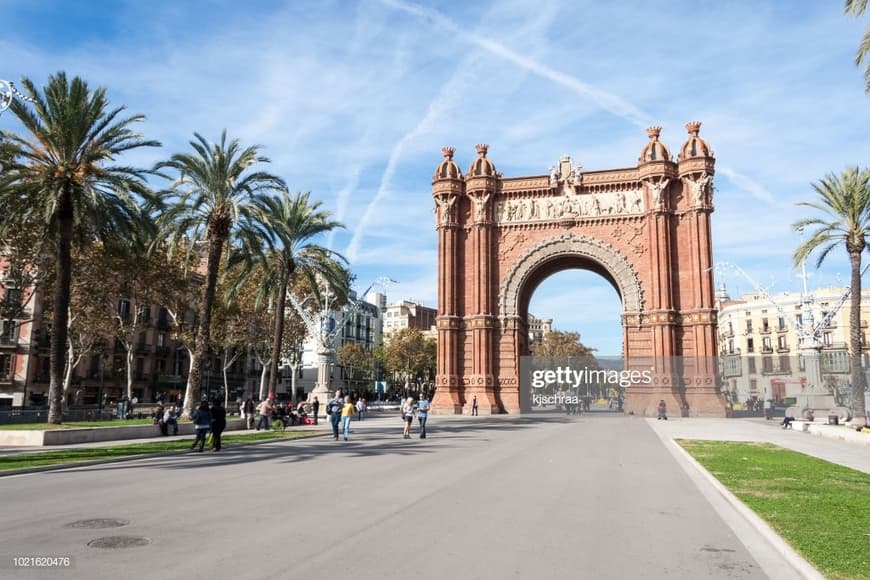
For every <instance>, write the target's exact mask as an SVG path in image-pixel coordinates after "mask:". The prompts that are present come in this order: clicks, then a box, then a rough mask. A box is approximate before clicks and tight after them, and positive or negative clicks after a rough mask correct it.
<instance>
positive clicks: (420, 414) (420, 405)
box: [417, 393, 429, 439]
mask: <svg viewBox="0 0 870 580" xmlns="http://www.w3.org/2000/svg"><path fill="white" fill-rule="evenodd" d="M428 418H429V398H428V397H427V396H426V393H420V400H419V401H418V402H417V421H419V422H420V439H425V438H426V419H428Z"/></svg>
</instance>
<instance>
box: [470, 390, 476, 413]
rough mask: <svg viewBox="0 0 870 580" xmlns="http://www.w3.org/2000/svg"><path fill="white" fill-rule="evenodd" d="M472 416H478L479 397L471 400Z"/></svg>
mask: <svg viewBox="0 0 870 580" xmlns="http://www.w3.org/2000/svg"><path fill="white" fill-rule="evenodd" d="M471 414H472V416H474V415H477V395H474V397H472V399H471Z"/></svg>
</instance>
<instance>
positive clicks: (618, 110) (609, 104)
mask: <svg viewBox="0 0 870 580" xmlns="http://www.w3.org/2000/svg"><path fill="white" fill-rule="evenodd" d="M381 3H382V4H385V5H387V6H389V7H391V8H395V9H397V10H401V11H403V12H407V13H409V14H412V15H414V16H417V17H418V18H422V19H425V20H428V21H430V22H432V23H433V24H435V25H436V26H439V27H441V28H444V29H447V30H449V31H450V32H452V33H454V34H455V35H456V36H458V37H460V38H462V39H463V40H465V41H466V42H468V43H470V44H474V45H476V46H479V47H480V48H482V49H484V50H486V51H487V52H490V53H492V54H494V55H496V56H500V57H502V58H504V59H505V60H508V61H510V62H513V63H514V64H516V65H517V66H519V67H521V68H523V69H525V70H526V71H529V72H531V73H533V74H536V75H538V76H540V77H543V78H545V79H548V80H550V81H553V82H555V83H556V84H558V85H561V86H563V87H566V88H568V89H570V90H572V91H574V92H575V93H577V94H579V95H582V96H586V97H589V98H590V99H592V100H593V101H594V102H595V103H597V104H598V105H599V106H600V107H601V108H602V109H604V110H606V111H608V112H610V113H613V114H614V115H616V116H618V117H621V118H623V119H625V120H626V121H628V122H630V123H632V124H633V125H635V126H637V127H640V128H641V129H646V128H647V127H649V126H650V125H651V124H652V122H651V121H650V119H651V116H650V115H648V114H646V113H644V112H643V111H641V110H640V109H638V108H637V107H636V106H634V105H633V104H632V103H629V102H628V101H626V100H625V99H622V98H621V97H618V96H616V95H612V94H610V93H608V92H606V91H602V90H600V89H596V88H595V87H593V86H591V85H589V84H587V83H584V82H583V81H581V80H579V79H577V78H575V77H572V76H570V75H568V74H565V73H563V72H561V71H558V70H556V69H554V68H552V67H549V66H547V65H544V64H541V63H539V62H536V61H534V60H532V59H530V58H528V57H526V56H523V55H521V54H518V53H516V52H514V51H513V50H511V49H510V48H508V47H506V46H504V45H503V44H501V43H499V42H496V41H494V40H492V39H489V38H487V37H485V36H482V35H479V34H471V33H469V32H467V31H465V30H463V29H462V28H461V27H459V26H458V25H457V24H456V23H455V22H453V21H452V20H450V19H449V18H447V17H446V16H444V15H443V14H441V13H440V12H438V11H436V10H433V9H431V8H427V7H425V6H419V5H417V4H412V3H410V2H404V1H403V0H381ZM719 171H720V173H722V174H723V175H725V177H726V178H728V180H729V181H731V182H732V183H733V184H734V185H736V186H737V187H739V188H741V189H744V190H746V191H747V192H749V193H750V194H751V195H752V196H754V197H755V198H757V199H759V200H761V201H764V202H766V203H769V204H771V205H778V204H777V202H776V199H775V197H774V196H773V195H772V194H771V193H770V192H769V191H767V190H766V189H765V188H764V187H763V186H762V185H760V184H758V183H756V182H755V181H753V180H752V179H750V178H749V177H746V176H745V175H742V174H740V173H737V172H736V171H734V170H732V169H730V168H728V167H720V168H719Z"/></svg>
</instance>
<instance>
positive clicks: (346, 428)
mask: <svg viewBox="0 0 870 580" xmlns="http://www.w3.org/2000/svg"><path fill="white" fill-rule="evenodd" d="M355 411H356V407H355V406H354V404H353V402H351V400H350V395H348V396H347V397H345V398H344V406H342V408H341V430H342V432H343V434H344V440H345V441H347V437H348V435H350V420H351V419H353V414H354V412H355Z"/></svg>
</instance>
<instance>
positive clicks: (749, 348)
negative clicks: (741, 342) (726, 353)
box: [746, 337, 755, 353]
mask: <svg viewBox="0 0 870 580" xmlns="http://www.w3.org/2000/svg"><path fill="white" fill-rule="evenodd" d="M746 352H748V353H749V352H755V339H753V338H751V337H750V338H747V339H746Z"/></svg>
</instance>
